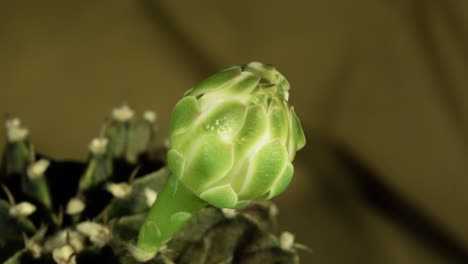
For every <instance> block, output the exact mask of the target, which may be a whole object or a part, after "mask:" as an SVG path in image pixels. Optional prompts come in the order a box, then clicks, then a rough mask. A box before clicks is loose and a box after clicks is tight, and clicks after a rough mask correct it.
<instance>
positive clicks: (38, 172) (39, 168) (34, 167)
mask: <svg viewBox="0 0 468 264" xmlns="http://www.w3.org/2000/svg"><path fill="white" fill-rule="evenodd" d="M49 165H50V161H48V160H46V159H41V160H38V161H36V162H34V163H33V164H31V165H30V166H29V168H28V177H29V178H30V179H32V180H34V179H38V178H40V177H42V176H44V172H45V171H46V170H47V168H48V167H49Z"/></svg>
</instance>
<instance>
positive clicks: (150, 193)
mask: <svg viewBox="0 0 468 264" xmlns="http://www.w3.org/2000/svg"><path fill="white" fill-rule="evenodd" d="M145 197H146V204H147V205H148V207H151V206H152V205H153V203H154V201H156V198H157V197H158V193H157V192H156V191H154V190H153V189H151V188H148V187H146V188H145Z"/></svg>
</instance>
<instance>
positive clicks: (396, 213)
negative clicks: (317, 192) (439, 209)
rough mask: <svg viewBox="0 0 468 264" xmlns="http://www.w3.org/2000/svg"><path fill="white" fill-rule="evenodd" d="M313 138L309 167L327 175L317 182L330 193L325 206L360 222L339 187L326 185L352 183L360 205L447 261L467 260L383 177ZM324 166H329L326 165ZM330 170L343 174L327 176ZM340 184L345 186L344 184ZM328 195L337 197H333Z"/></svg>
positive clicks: (348, 154) (327, 142)
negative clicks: (327, 205)
mask: <svg viewBox="0 0 468 264" xmlns="http://www.w3.org/2000/svg"><path fill="white" fill-rule="evenodd" d="M310 135H311V134H310V133H309V136H310ZM313 138H315V139H316V142H314V146H312V147H313V148H314V149H315V150H314V153H312V155H311V157H312V161H311V164H312V165H311V166H314V164H320V165H318V166H319V167H320V168H322V169H319V171H318V173H322V172H323V171H325V174H328V175H325V176H327V177H326V179H324V180H322V181H320V182H319V184H325V185H328V186H323V187H324V189H325V190H324V192H329V191H331V192H332V193H327V194H326V195H327V196H328V198H327V200H328V201H329V205H330V206H333V207H335V210H337V211H339V213H340V217H344V219H345V220H344V221H351V223H350V224H351V225H353V226H354V225H356V227H357V228H359V226H362V225H363V223H359V222H356V221H359V217H356V216H355V214H356V212H352V211H351V210H350V209H349V208H347V206H346V204H345V202H344V201H342V199H343V198H342V197H341V198H339V197H340V196H342V194H340V193H337V192H336V191H338V192H340V191H341V190H340V188H341V189H342V188H343V187H336V186H330V185H340V184H343V183H342V182H340V179H343V181H349V182H351V183H352V184H351V188H354V189H355V190H354V191H355V192H356V193H357V197H358V199H360V200H361V202H362V203H363V204H364V205H367V207H368V208H370V209H371V210H374V211H375V212H377V213H378V214H380V215H382V216H384V217H385V218H387V219H388V220H389V222H391V223H393V224H394V225H396V226H397V227H399V228H400V229H402V230H403V231H404V232H406V233H408V234H409V235H410V236H412V237H414V238H415V239H416V240H417V241H419V242H420V243H421V244H422V245H424V246H426V247H427V248H428V249H430V250H431V251H432V252H437V253H438V254H440V255H442V256H444V257H445V258H446V259H447V260H450V262H448V263H468V252H466V251H465V249H464V248H463V246H462V245H461V243H460V242H459V241H457V239H456V238H454V237H453V236H452V235H451V234H450V232H448V231H447V230H446V229H444V228H443V227H442V226H441V225H440V224H439V223H437V222H436V221H435V220H434V219H432V218H431V217H430V216H428V215H427V214H425V213H424V212H423V211H422V210H420V209H419V208H418V207H416V206H415V205H413V204H412V203H411V201H408V200H407V199H405V198H404V197H402V195H401V194H400V193H398V192H397V191H396V190H394V189H392V188H391V187H390V186H389V185H387V184H386V183H385V182H384V181H382V180H381V179H382V178H383V177H380V176H379V173H378V172H377V171H375V170H373V169H371V168H370V167H369V166H367V165H366V164H365V162H364V161H363V160H362V159H360V158H359V156H358V155H356V154H355V153H354V152H353V151H352V150H351V149H349V148H348V147H347V146H345V145H343V144H340V143H338V142H335V141H334V140H331V139H329V138H327V137H323V136H318V135H314V137H313ZM328 166H332V168H327V167H328ZM337 168H338V169H337ZM330 171H331V172H333V173H340V174H344V175H330ZM343 186H345V187H344V188H346V184H344V185H343ZM348 186H349V185H348ZM320 187H322V186H320ZM347 188H349V187H347ZM333 190H335V193H333ZM330 196H336V197H338V198H336V199H333V197H330ZM381 239H385V237H382V238H381ZM370 246H372V245H370Z"/></svg>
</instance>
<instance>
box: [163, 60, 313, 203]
mask: <svg viewBox="0 0 468 264" xmlns="http://www.w3.org/2000/svg"><path fill="white" fill-rule="evenodd" d="M288 91H289V83H288V81H287V80H286V79H285V78H284V76H283V75H281V73H279V72H278V71H277V70H276V69H275V68H274V67H273V66H271V65H266V64H262V63H258V62H251V63H249V64H247V65H246V66H244V67H241V66H234V67H230V68H227V69H225V70H223V71H221V72H219V73H217V74H215V75H213V76H211V77H209V78H208V79H206V80H205V81H203V82H201V83H200V84H198V85H196V86H195V87H193V88H192V89H190V90H189V91H188V92H187V93H186V94H185V97H184V98H183V99H182V100H180V101H179V103H177V105H176V106H175V108H174V111H173V113H172V119H171V130H170V139H171V150H170V151H169V153H168V163H169V168H170V169H171V171H172V172H173V173H174V174H176V175H177V177H178V179H179V181H180V182H181V183H183V184H184V185H185V186H186V187H187V188H189V189H190V190H191V191H193V192H194V193H195V194H197V195H198V196H200V197H201V198H202V199H203V200H205V201H207V202H208V203H210V204H212V205H214V206H216V207H221V208H236V207H242V206H244V205H246V204H248V202H249V201H250V200H256V199H260V198H261V199H269V198H271V197H273V196H276V195H278V194H280V193H281V192H283V191H284V190H285V189H286V187H287V186H288V184H289V182H290V181H291V179H292V175H293V166H292V164H291V162H292V160H293V159H294V156H295V153H296V151H297V150H299V149H301V148H302V147H303V146H304V144H305V137H304V133H303V131H302V128H301V125H300V121H299V119H298V118H297V116H296V114H295V113H294V109H293V108H292V107H291V106H290V105H289V104H288V101H287V100H288Z"/></svg>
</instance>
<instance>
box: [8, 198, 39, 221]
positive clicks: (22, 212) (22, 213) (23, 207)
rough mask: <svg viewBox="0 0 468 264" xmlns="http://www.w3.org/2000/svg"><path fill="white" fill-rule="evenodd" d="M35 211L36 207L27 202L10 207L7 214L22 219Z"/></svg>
mask: <svg viewBox="0 0 468 264" xmlns="http://www.w3.org/2000/svg"><path fill="white" fill-rule="evenodd" d="M35 211H36V206H35V205H34V204H32V203H29V202H21V203H19V204H17V205H13V206H12V207H10V210H9V214H10V216H11V217H14V218H23V217H28V216H30V215H32V214H33V213H34V212H35Z"/></svg>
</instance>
